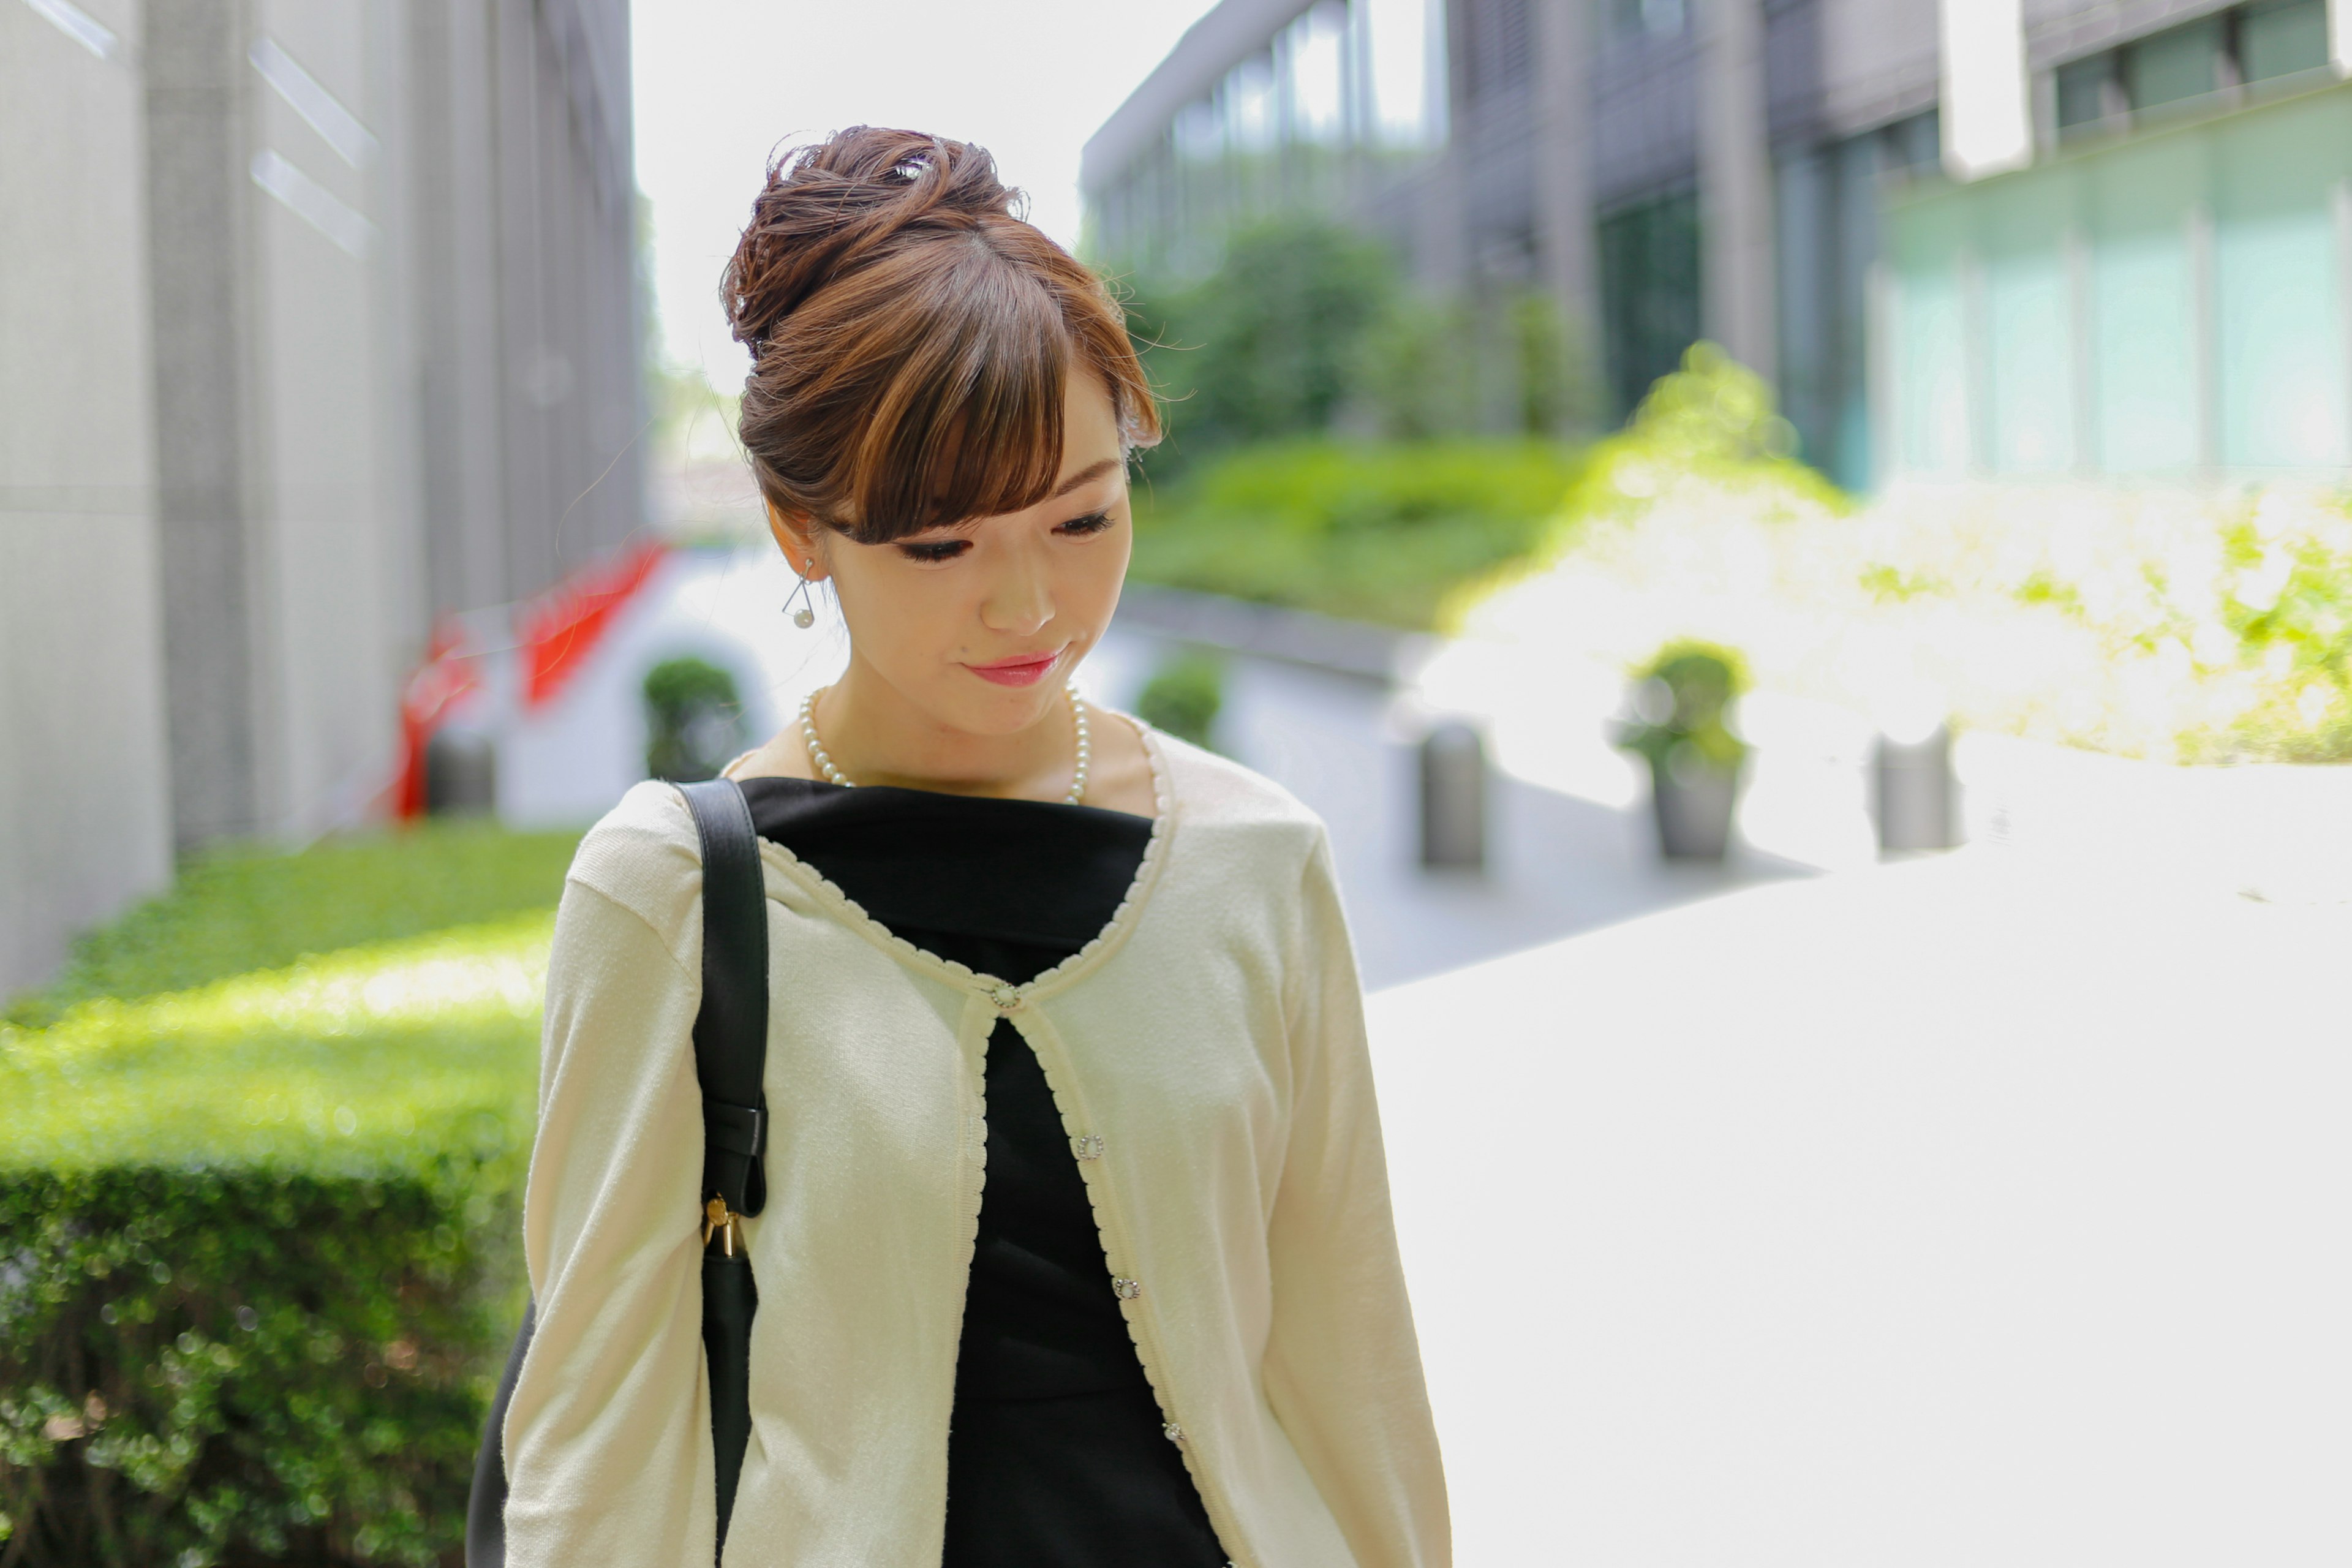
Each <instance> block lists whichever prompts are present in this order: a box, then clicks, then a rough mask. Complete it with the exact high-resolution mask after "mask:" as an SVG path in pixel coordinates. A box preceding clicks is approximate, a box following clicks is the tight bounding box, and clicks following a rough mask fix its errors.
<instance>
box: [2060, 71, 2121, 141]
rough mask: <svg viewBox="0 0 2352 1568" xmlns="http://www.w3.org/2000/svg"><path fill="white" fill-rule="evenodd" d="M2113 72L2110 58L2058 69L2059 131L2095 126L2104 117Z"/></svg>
mask: <svg viewBox="0 0 2352 1568" xmlns="http://www.w3.org/2000/svg"><path fill="white" fill-rule="evenodd" d="M2115 69H2116V58H2115V56H2113V55H2094V56H2092V57H2091V58H2089V59H2087V60H2076V61H2075V62H2074V64H2072V65H2063V66H2060V67H2059V68H2058V129H2059V130H2061V131H2066V130H2071V129H2072V128H2073V127H2074V126H2077V125H2095V124H2097V123H2098V122H2099V121H2102V120H2105V118H2106V117H2107V82H2108V79H2110V78H2112V77H2113V76H2114V75H2115Z"/></svg>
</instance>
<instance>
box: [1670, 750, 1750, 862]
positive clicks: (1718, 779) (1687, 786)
mask: <svg viewBox="0 0 2352 1568" xmlns="http://www.w3.org/2000/svg"><path fill="white" fill-rule="evenodd" d="M1738 804H1739V770H1738V769H1737V768H1733V769H1723V768H1715V767H1708V766H1705V765H1697V766H1693V765H1690V764H1689V763H1683V764H1682V765H1679V766H1675V765H1668V764H1664V763H1652V764H1651V766H1650V805H1651V809H1652V810H1653V812H1654V814H1655V815H1656V816H1657V821H1658V850H1659V853H1661V854H1663V855H1664V856H1665V858H1667V859H1669V860H1716V861H1719V860H1721V859H1722V858H1723V857H1724V853H1725V851H1726V850H1727V849H1729V848H1730V847H1731V815H1732V811H1733V809H1734V808H1735V807H1736V806H1738Z"/></svg>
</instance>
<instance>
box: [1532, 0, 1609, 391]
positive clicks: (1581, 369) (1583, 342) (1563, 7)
mask: <svg viewBox="0 0 2352 1568" xmlns="http://www.w3.org/2000/svg"><path fill="white" fill-rule="evenodd" d="M1535 24H1536V127H1535V134H1536V142H1535V153H1536V235H1537V241H1536V243H1537V247H1538V266H1539V267H1540V268H1542V275H1543V283H1544V286H1545V287H1546V288H1547V289H1549V290H1550V292H1551V296H1552V298H1553V300H1556V301H1557V302H1558V303H1559V312H1560V320H1561V321H1562V322H1563V323H1564V324H1565V325H1566V327H1567V329H1568V333H1569V339H1570V344H1569V346H1570V351H1571V352H1572V353H1573V354H1574V355H1575V364H1576V367H1577V371H1578V373H1579V374H1580V375H1581V376H1582V377H1583V378H1584V380H1585V381H1586V382H1588V383H1589V384H1588V385H1583V386H1579V387H1576V388H1574V389H1573V390H1572V394H1571V396H1570V405H1571V407H1572V408H1573V409H1574V410H1575V411H1576V412H1577V414H1578V415H1579V416H1582V415H1583V414H1584V413H1585V411H1588V410H1595V409H1598V408H1599V407H1600V406H1601V275H1600V267H1599V261H1598V258H1597V257H1596V255H1595V251H1594V245H1593V226H1592V53H1593V48H1594V43H1595V34H1596V32H1597V30H1598V28H1599V26H1600V19H1599V18H1598V17H1596V16H1594V15H1593V7H1592V0H1547V3H1545V4H1543V5H1540V6H1538V9H1537V11H1536V15H1535Z"/></svg>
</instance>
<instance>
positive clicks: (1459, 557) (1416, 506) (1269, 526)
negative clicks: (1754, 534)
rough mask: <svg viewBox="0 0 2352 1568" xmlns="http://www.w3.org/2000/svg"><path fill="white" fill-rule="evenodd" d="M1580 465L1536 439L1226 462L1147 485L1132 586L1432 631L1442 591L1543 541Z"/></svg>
mask: <svg viewBox="0 0 2352 1568" xmlns="http://www.w3.org/2000/svg"><path fill="white" fill-rule="evenodd" d="M1579 472H1580V458H1579V457H1578V454H1577V452H1576V451H1575V449H1574V448H1571V447H1564V446H1561V445H1559V443H1556V442H1550V441H1536V440H1467V439H1465V440H1446V441H1424V442H1395V443H1372V442H1364V443H1354V442H1344V441H1327V440H1308V441H1286V442H1278V443H1271V444H1268V445H1265V446H1259V447H1243V448H1240V449H1239V450H1236V451H1233V452H1229V453H1227V454H1225V455H1223V456H1222V457H1219V458H1215V459H1213V460H1212V461H1209V462H1206V463H1202V464H1201V465H1199V466H1198V467H1197V468H1192V469H1188V470H1186V471H1185V473H1184V474H1183V476H1182V477H1181V479H1174V480H1171V481H1169V482H1168V483H1166V484H1160V485H1150V486H1147V487H1145V488H1143V489H1139V491H1138V492H1137V495H1136V501H1135V563H1134V566H1133V568H1132V570H1133V573H1134V575H1135V576H1136V577H1137V578H1138V579H1139V581H1143V582H1150V583H1164V584H1170V585H1171V586H1174V587H1180V588H1193V589H1198V590H1200V591H1202V592H1203V593H1212V594H1224V595H1231V596H1232V597H1234V598H1240V599H1255V600H1258V601H1261V602H1264V603H1267V604H1276V605H1289V606H1291V607H1292V608H1295V609H1304V610H1318V611H1320V612H1322V613H1323V614H1325V615H1332V616H1347V617H1349V618H1352V619H1356V620H1366V621H1377V622H1381V623H1384V624H1386V625H1390V626H1406V627H1412V628H1416V629H1420V628H1426V627H1429V626H1433V625H1434V624H1435V622H1436V618H1437V615H1438V611H1439V609H1440V607H1441V605H1443V604H1444V601H1445V599H1446V597H1447V595H1450V594H1452V593H1453V592H1454V591H1455V590H1456V589H1458V588H1460V587H1462V586H1463V585H1465V584H1468V583H1471V582H1474V581H1475V580H1477V579H1479V578H1481V577H1483V576H1485V575H1486V574H1488V573H1491V572H1493V571H1494V570H1495V569H1496V567H1498V566H1502V565H1504V564H1506V563H1509V562H1512V561H1515V560H1517V559H1520V558H1522V557H1524V556H1526V555H1528V554H1529V553H1530V552H1534V551H1535V550H1536V549H1538V546H1540V545H1541V544H1542V543H1543V542H1545V540H1546V537H1547V529H1548V525H1549V521H1550V520H1551V519H1552V518H1553V517H1554V516H1555V515H1556V514H1557V513H1558V511H1559V504H1560V500H1561V498H1562V497H1563V496H1565V495H1566V494H1567V493H1568V490H1569V488H1570V485H1571V484H1572V483H1573V482H1574V480H1575V479H1576V477H1577V475H1578V473H1579Z"/></svg>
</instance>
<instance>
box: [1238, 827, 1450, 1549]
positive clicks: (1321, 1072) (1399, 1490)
mask: <svg viewBox="0 0 2352 1568" xmlns="http://www.w3.org/2000/svg"><path fill="white" fill-rule="evenodd" d="M1303 882H1304V885H1303V888H1302V896H1301V900H1300V907H1299V913H1298V921H1297V934H1296V937H1295V940H1294V942H1293V943H1292V949H1291V955H1290V956H1291V963H1289V964H1288V966H1287V967H1288V970H1289V973H1288V974H1287V976H1286V984H1285V992H1286V994H1285V1010H1286V1024H1287V1026H1288V1030H1289V1041H1288V1044H1289V1050H1290V1058H1291V1072H1292V1104H1291V1124H1290V1129H1289V1143H1288V1148H1287V1150H1286V1154H1285V1159H1284V1163H1283V1172H1282V1178H1281V1182H1280V1184H1279V1186H1278V1187H1277V1188H1276V1194H1275V1203H1274V1211H1273V1215H1272V1219H1271V1221H1270V1223H1269V1225H1268V1227H1267V1247H1268V1252H1269V1255H1270V1258H1271V1261H1272V1266H1273V1284H1274V1312H1273V1321H1272V1330H1271V1333H1270V1336H1269V1339H1268V1342H1267V1347H1266V1354H1265V1384H1266V1394H1267V1398H1268V1400H1269V1401H1270V1403H1271V1404H1272V1405H1273V1408H1274V1413H1275V1415H1276V1419H1278V1420H1279V1421H1280V1422H1281V1423H1282V1426H1283V1429H1284V1431H1285V1432H1286V1433H1287V1434H1288V1435H1289V1436H1290V1439H1291V1442H1292V1444H1293V1446H1294V1447H1296V1448H1297V1451H1298V1454H1299V1457H1300V1458H1301V1459H1303V1460H1304V1461H1305V1463H1306V1466H1307V1472H1308V1474H1309V1475H1310V1476H1312V1477H1313V1479H1314V1481H1315V1485H1316V1488H1317V1489H1318V1490H1319V1491H1320V1492H1321V1493H1322V1496H1323V1500H1324V1501H1325V1503H1326V1504H1327V1505H1328V1507H1329V1508H1330V1510H1331V1511H1332V1513H1333V1515H1334V1516H1335V1517H1336V1518H1337V1519H1338V1521H1339V1528H1340V1531H1341V1532H1342V1533H1343V1534H1344V1535H1345V1536H1346V1537H1347V1541H1348V1546H1349V1551H1350V1552H1353V1553H1354V1555H1355V1558H1356V1562H1357V1563H1358V1564H1359V1565H1360V1568H1445V1565H1446V1564H1447V1563H1451V1561H1452V1558H1453V1547H1452V1542H1451V1535H1450V1526H1449V1523H1448V1519H1447V1513H1446V1502H1445V1480H1444V1470H1443V1468H1442V1465H1441V1463H1440V1460H1439V1458H1438V1449H1437V1432H1436V1427H1435V1424H1434V1423H1433V1420H1432V1418H1431V1415H1430V1409H1429V1397H1428V1394H1427V1391H1426V1389H1425V1388H1424V1386H1423V1381H1422V1369H1421V1350H1420V1346H1419V1343H1418V1342H1417V1341H1416V1340H1415V1338H1414V1336H1413V1328H1412V1304H1411V1302H1410V1301H1409V1300H1407V1299H1406V1294H1405V1284H1404V1270H1403V1267H1402V1263H1401V1262H1400V1260H1399V1258H1398V1252H1397V1241H1396V1227H1395V1223H1394V1220H1393V1218H1392V1217H1391V1213H1390V1207H1389V1184H1388V1165H1387V1161H1386V1159H1385V1157H1384V1156H1383V1154H1382V1152H1381V1129H1380V1114H1379V1110H1378V1109H1377V1107H1376V1106H1375V1105H1374V1103H1373V1096H1372V1078H1371V1062H1370V1050H1369V1048H1368V1047H1367V1045H1366V1042H1365V1037H1364V1013H1363V997H1362V993H1361V991H1360V988H1359V985H1358V982H1357V978H1356V961H1355V954H1354V952H1353V950H1352V948H1351V946H1350V944H1349V937H1348V929H1347V921H1346V918H1345V916H1344V915H1343V914H1342V912H1341V910H1340V905H1339V888H1338V884H1337V880H1336V878H1335V876H1334V873H1333V869H1332V865H1331V853H1330V846H1329V843H1328V839H1327V838H1326V837H1325V836H1324V835H1323V833H1322V831H1321V830H1320V828H1319V827H1318V830H1317V834H1316V838H1315V845H1314V848H1313V850H1312V851H1311V853H1310V854H1309V855H1308V857H1307V866H1306V871H1305V876H1304V879H1303Z"/></svg>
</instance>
